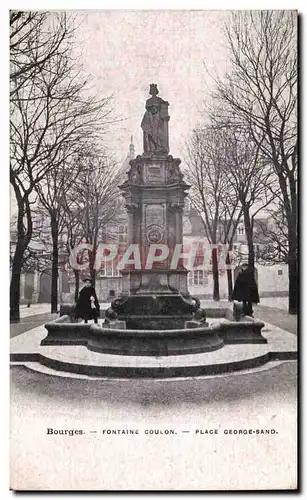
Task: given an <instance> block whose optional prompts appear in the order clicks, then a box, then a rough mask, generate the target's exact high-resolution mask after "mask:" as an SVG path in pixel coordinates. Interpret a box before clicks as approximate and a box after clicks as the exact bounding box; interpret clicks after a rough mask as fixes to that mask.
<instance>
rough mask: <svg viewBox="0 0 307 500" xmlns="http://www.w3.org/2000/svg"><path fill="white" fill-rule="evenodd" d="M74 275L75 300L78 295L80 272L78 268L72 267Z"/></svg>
mask: <svg viewBox="0 0 307 500" xmlns="http://www.w3.org/2000/svg"><path fill="white" fill-rule="evenodd" d="M74 275H75V302H77V300H78V297H79V289H80V272H79V269H74Z"/></svg>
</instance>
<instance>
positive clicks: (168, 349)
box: [41, 315, 267, 356]
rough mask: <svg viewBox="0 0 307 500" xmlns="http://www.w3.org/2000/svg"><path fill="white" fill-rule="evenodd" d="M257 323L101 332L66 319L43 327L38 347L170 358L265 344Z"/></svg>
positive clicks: (101, 328)
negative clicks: (237, 346) (44, 330)
mask: <svg viewBox="0 0 307 500" xmlns="http://www.w3.org/2000/svg"><path fill="white" fill-rule="evenodd" d="M263 326H264V323H262V322H260V321H242V322H234V321H228V320H222V321H221V322H215V323H213V324H212V325H211V326H199V327H198V328H186V329H183V328H181V329H179V328H178V329H171V330H132V329H128V330H126V329H119V328H109V327H108V328H104V327H102V326H100V325H95V324H84V323H71V322H70V317H69V316H68V315H66V316H61V317H60V318H58V319H56V320H55V321H52V322H50V323H47V324H46V325H45V328H46V329H47V332H48V334H47V336H46V337H45V338H44V339H43V340H42V341H41V345H43V346H47V345H66V346H67V345H76V346H77V345H82V346H86V347H87V349H89V350H91V351H94V352H100V353H108V354H120V355H126V356H170V355H184V354H196V353H202V352H210V351H214V350H217V349H221V348H222V347H223V346H224V345H225V344H240V343H241V344H248V343H250V344H265V343H267V340H266V339H265V338H264V337H263V336H262V335H261V328H262V327H263Z"/></svg>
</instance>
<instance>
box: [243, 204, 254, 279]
mask: <svg viewBox="0 0 307 500" xmlns="http://www.w3.org/2000/svg"><path fill="white" fill-rule="evenodd" d="M243 216H244V227H245V233H246V240H247V247H248V267H249V268H250V270H253V269H254V267H255V251H254V235H253V224H252V221H251V218H250V214H249V206H248V205H245V206H243Z"/></svg>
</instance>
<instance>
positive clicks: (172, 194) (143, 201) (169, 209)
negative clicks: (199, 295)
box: [112, 83, 199, 330]
mask: <svg viewBox="0 0 307 500" xmlns="http://www.w3.org/2000/svg"><path fill="white" fill-rule="evenodd" d="M158 93H159V91H158V88H157V85H156V84H154V83H153V84H151V85H150V90H149V94H150V95H151V97H150V98H149V99H147V101H146V105H145V108H146V111H145V114H144V117H143V120H142V123H141V127H142V129H143V149H144V151H143V154H142V155H139V156H137V157H136V158H135V159H134V160H131V161H130V170H129V172H127V173H128V179H127V180H126V182H124V184H122V185H121V186H120V189H121V191H122V194H123V196H124V198H125V201H126V209H127V211H128V245H133V248H135V251H137V252H139V254H140V262H141V266H139V267H138V268H135V267H133V266H131V265H129V264H128V265H126V266H124V268H123V269H122V271H121V273H122V293H121V295H120V296H119V297H118V298H116V299H115V300H114V301H113V302H112V310H113V311H114V312H116V313H117V315H118V318H119V320H122V321H125V322H126V327H127V328H128V329H131V328H133V329H149V328H150V329H157V330H158V329H159V330H160V329H173V328H184V326H185V322H186V321H187V320H191V319H192V315H193V312H195V311H196V310H197V309H198V307H199V301H198V299H195V298H193V297H191V296H190V295H189V293H188V287H187V274H188V271H187V270H186V269H185V268H184V266H183V264H182V258H181V259H180V258H179V257H180V254H181V252H182V243H183V236H182V212H183V207H184V200H185V197H186V196H187V190H188V189H189V187H190V186H188V185H187V184H186V183H185V182H184V180H183V175H182V173H181V171H180V168H179V165H180V163H181V160H180V159H179V158H173V157H172V156H171V155H170V154H169V130H168V124H169V119H170V117H169V114H168V106H169V103H168V102H167V101H165V100H163V99H162V98H161V97H158ZM148 255H151V257H153V259H152V260H153V261H154V262H153V264H152V266H149V265H148V261H147V259H148Z"/></svg>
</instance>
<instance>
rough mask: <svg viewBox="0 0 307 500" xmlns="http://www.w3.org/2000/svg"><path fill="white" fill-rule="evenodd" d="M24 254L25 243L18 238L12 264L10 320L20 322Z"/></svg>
mask: <svg viewBox="0 0 307 500" xmlns="http://www.w3.org/2000/svg"><path fill="white" fill-rule="evenodd" d="M23 254H24V244H23V242H22V241H20V239H19V240H17V246H16V250H15V255H14V258H13V264H12V277H11V285H10V322H11V323H19V321H20V312H19V302H20V274H21V269H22V258H23Z"/></svg>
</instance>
